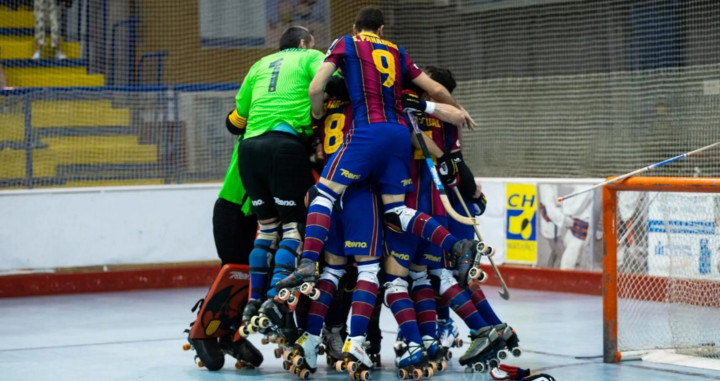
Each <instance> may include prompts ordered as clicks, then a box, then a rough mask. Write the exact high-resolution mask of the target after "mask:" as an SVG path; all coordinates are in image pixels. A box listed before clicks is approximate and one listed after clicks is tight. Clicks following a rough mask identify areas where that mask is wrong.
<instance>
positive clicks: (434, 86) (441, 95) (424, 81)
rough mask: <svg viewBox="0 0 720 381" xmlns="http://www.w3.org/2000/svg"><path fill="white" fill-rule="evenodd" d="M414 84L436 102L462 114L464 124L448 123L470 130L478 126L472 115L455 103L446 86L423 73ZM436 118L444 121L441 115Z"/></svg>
mask: <svg viewBox="0 0 720 381" xmlns="http://www.w3.org/2000/svg"><path fill="white" fill-rule="evenodd" d="M412 82H413V83H414V84H415V85H417V86H418V87H420V88H421V89H423V90H424V91H425V92H427V93H428V95H429V96H430V98H432V99H434V100H436V101H437V102H438V104H446V105H449V106H454V107H455V108H456V109H457V110H459V111H460V113H461V114H462V122H459V123H457V122H455V121H449V120H446V122H448V123H452V124H455V125H457V126H460V127H468V128H473V127H475V125H476V124H475V121H474V120H473V118H472V117H470V114H468V112H467V111H466V110H465V109H464V108H462V106H460V105H459V104H458V103H457V101H455V98H453V96H452V94H450V92H449V91H448V90H447V89H446V88H445V86H443V85H441V84H439V83H437V82H435V81H433V79H432V78H430V76H428V75H427V74H425V73H422V72H421V73H420V75H418V76H417V77H415V78H414V79H413V80H412ZM447 112H451V111H447ZM433 115H435V114H433ZM435 116H437V117H438V118H440V119H442V118H441V117H440V115H435ZM443 120H444V119H443Z"/></svg>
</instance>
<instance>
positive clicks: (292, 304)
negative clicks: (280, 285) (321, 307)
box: [287, 295, 300, 307]
mask: <svg viewBox="0 0 720 381" xmlns="http://www.w3.org/2000/svg"><path fill="white" fill-rule="evenodd" d="M299 301H300V300H299V299H298V298H296V297H295V295H292V296H290V298H289V299H288V300H287V304H288V306H290V307H295V306H296V305H297V304H298V302H299Z"/></svg>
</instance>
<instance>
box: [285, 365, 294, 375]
mask: <svg viewBox="0 0 720 381" xmlns="http://www.w3.org/2000/svg"><path fill="white" fill-rule="evenodd" d="M287 370H288V372H290V373H292V374H295V365H289V366H288V368H287Z"/></svg>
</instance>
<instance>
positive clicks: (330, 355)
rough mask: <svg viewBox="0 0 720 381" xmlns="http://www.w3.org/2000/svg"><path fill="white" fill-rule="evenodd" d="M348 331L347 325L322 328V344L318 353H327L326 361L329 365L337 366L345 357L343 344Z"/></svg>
mask: <svg viewBox="0 0 720 381" xmlns="http://www.w3.org/2000/svg"><path fill="white" fill-rule="evenodd" d="M346 337H347V332H346V331H345V326H344V325H340V326H336V327H327V326H324V327H323V329H322V344H321V345H320V348H319V351H318V354H320V355H322V354H324V355H325V360H326V363H327V365H328V366H329V367H333V368H334V367H335V363H336V362H338V361H342V359H343V354H342V353H343V344H344V343H345V338H346Z"/></svg>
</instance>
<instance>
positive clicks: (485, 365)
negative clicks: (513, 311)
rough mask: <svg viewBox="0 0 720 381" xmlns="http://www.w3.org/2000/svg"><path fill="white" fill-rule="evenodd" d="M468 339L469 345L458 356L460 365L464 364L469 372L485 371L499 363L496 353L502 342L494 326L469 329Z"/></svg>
mask: <svg viewBox="0 0 720 381" xmlns="http://www.w3.org/2000/svg"><path fill="white" fill-rule="evenodd" d="M470 339H471V340H472V341H471V342H470V347H469V348H468V349H467V351H465V353H464V354H463V355H462V356H461V357H460V365H466V366H467V370H468V371H470V372H473V371H475V372H487V371H488V370H490V369H492V368H497V367H498V366H499V365H500V361H499V360H498V358H497V353H498V351H499V350H500V349H502V347H503V345H504V342H503V341H502V338H501V337H500V335H498V332H497V330H496V329H495V327H494V326H487V327H483V328H481V329H479V330H478V331H470Z"/></svg>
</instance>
